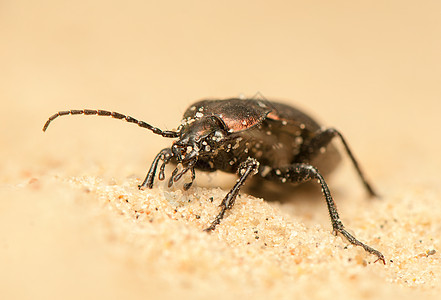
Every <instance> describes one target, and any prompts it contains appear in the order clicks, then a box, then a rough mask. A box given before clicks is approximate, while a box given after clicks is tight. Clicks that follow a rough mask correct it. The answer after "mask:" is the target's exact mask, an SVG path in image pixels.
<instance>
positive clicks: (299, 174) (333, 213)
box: [264, 164, 386, 264]
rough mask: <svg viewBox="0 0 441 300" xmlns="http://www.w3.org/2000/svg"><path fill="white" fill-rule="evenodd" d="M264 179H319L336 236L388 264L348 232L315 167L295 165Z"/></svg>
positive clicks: (381, 256) (372, 249) (296, 181)
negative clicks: (342, 237)
mask: <svg viewBox="0 0 441 300" xmlns="http://www.w3.org/2000/svg"><path fill="white" fill-rule="evenodd" d="M264 178H266V179H269V180H278V181H280V182H287V181H288V182H295V183H302V182H306V181H309V180H311V179H317V180H318V183H319V184H320V185H321V187H322V192H323V195H324V196H325V200H326V204H327V206H328V211H329V215H330V217H331V223H332V228H333V231H334V234H337V233H341V234H342V235H343V236H344V237H345V238H346V239H347V240H348V241H349V242H350V243H351V244H353V245H356V246H361V247H363V248H364V250H366V251H367V252H369V253H371V254H373V255H375V256H377V258H378V259H377V260H376V261H378V260H381V261H382V262H383V264H386V262H385V260H384V256H383V254H381V252H379V251H378V250H375V249H374V248H372V247H370V246H368V245H366V244H364V243H362V242H360V241H359V240H357V239H356V238H355V237H354V236H353V235H351V234H350V233H349V232H348V231H346V229H345V227H344V225H343V223H342V222H341V220H340V217H339V215H338V212H337V207H336V205H335V202H334V199H333V198H332V196H331V192H330V191H329V188H328V185H327V184H326V182H325V180H324V179H323V176H322V175H321V174H320V173H319V172H318V170H317V169H316V168H315V167H313V166H311V165H308V164H293V165H291V166H288V167H284V168H279V169H272V170H271V171H270V172H268V174H266V175H265V176H264Z"/></svg>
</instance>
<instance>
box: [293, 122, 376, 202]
mask: <svg viewBox="0 0 441 300" xmlns="http://www.w3.org/2000/svg"><path fill="white" fill-rule="evenodd" d="M336 136H338V137H339V138H340V140H341V141H342V143H343V146H344V147H345V150H346V153H347V154H348V155H349V158H350V159H351V161H352V164H353V165H354V167H355V170H357V173H358V175H359V176H360V179H361V181H362V182H363V185H364V186H365V188H366V190H367V191H368V193H369V195H370V196H375V197H378V195H377V193H376V192H375V191H374V189H373V188H372V185H371V184H370V183H369V182H368V181H367V179H366V177H365V176H364V175H363V172H362V171H361V168H360V166H359V165H358V162H357V160H356V159H355V157H354V155H353V154H352V151H351V150H350V148H349V145H348V144H347V143H346V140H345V139H344V138H343V136H342V134H341V133H340V132H339V131H337V130H336V129H334V128H328V129H325V130H320V131H319V132H317V133H316V135H315V136H314V137H313V138H312V139H311V140H310V141H309V142H308V143H305V144H303V145H302V148H301V149H300V153H299V154H298V156H297V161H301V162H309V161H311V159H312V158H314V157H316V156H317V155H319V154H320V152H321V151H322V150H321V149H323V147H326V146H327V145H328V144H329V143H330V142H331V140H332V139H333V138H334V137H336Z"/></svg>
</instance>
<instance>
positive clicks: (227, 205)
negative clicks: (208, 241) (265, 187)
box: [204, 157, 259, 231]
mask: <svg viewBox="0 0 441 300" xmlns="http://www.w3.org/2000/svg"><path fill="white" fill-rule="evenodd" d="M258 169H259V162H258V161H257V160H256V159H254V158H250V157H248V159H247V160H246V161H245V162H243V163H242V164H241V165H240V167H239V170H238V174H239V179H238V180H237V181H236V184H235V185H234V187H233V188H232V189H231V191H230V192H229V193H228V194H227V195H226V196H225V198H224V200H222V203H221V204H220V205H219V206H220V207H221V211H220V212H219V214H218V215H217V216H216V218H215V219H214V221H213V222H212V223H211V225H210V226H209V227H208V228H206V229H205V230H204V231H212V230H214V229H215V228H216V226H217V225H218V224H219V223H220V221H221V220H222V219H223V217H224V215H225V212H226V211H227V210H228V209H231V208H232V207H233V205H234V201H235V200H236V197H237V195H238V194H239V190H240V188H241V187H242V186H243V185H244V183H245V180H247V178H248V177H249V176H252V175H254V174H256V172H257V171H258Z"/></svg>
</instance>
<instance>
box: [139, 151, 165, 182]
mask: <svg viewBox="0 0 441 300" xmlns="http://www.w3.org/2000/svg"><path fill="white" fill-rule="evenodd" d="M172 157H173V153H172V151H171V149H170V148H164V149H162V150H161V151H160V152H159V153H158V154H157V155H156V157H155V159H154V160H153V162H152V165H151V166H150V170H149V171H148V173H147V175H146V177H145V179H144V181H143V182H142V184H140V185H138V188H139V189H140V190H142V189H144V188H146V187H148V188H149V189H151V188H152V187H153V181H154V180H155V175H156V169H157V168H158V163H159V161H160V160H162V161H163V164H162V165H161V170H160V173H159V175H160V176H159V177H161V172H162V173H163V166H165V164H166V163H168V162H169V161H170V159H171V158H172ZM159 179H161V178H159Z"/></svg>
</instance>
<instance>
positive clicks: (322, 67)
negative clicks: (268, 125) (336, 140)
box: [0, 0, 441, 299]
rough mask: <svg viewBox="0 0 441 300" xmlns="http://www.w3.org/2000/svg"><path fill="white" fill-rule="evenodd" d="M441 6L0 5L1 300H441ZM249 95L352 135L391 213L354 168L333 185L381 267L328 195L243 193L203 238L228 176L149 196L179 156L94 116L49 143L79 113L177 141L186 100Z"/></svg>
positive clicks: (202, 178)
mask: <svg viewBox="0 0 441 300" xmlns="http://www.w3.org/2000/svg"><path fill="white" fill-rule="evenodd" d="M440 3H441V2H439V1H373V2H372V1H364V2H356V3H355V2H354V1H307V2H306V1H271V3H270V1H222V2H219V1H216V2H214V1H172V2H163V3H161V4H159V3H157V2H154V1H121V2H109V1H49V0H45V1H21V0H18V1H17V0H15V1H7V0H6V1H1V2H0V68H1V71H0V103H1V107H0V119H1V122H2V123H1V125H2V126H1V127H2V129H1V130H0V142H1V148H0V155H1V157H2V160H1V161H2V163H1V169H0V180H1V183H0V195H1V198H0V295H2V298H3V299H30V298H32V299H35V298H42V299H55V298H57V299H58V298H61V297H63V298H64V297H67V298H72V299H78V298H80V297H82V298H83V297H86V298H97V297H99V298H104V297H107V298H122V297H127V296H130V297H132V298H149V297H151V298H153V297H155V296H158V295H160V296H162V297H170V298H172V297H177V296H179V297H183V298H187V297H188V298H190V297H191V299H198V298H203V297H207V296H208V297H211V298H212V299H216V298H230V297H233V296H235V297H239V296H240V297H247V298H251V297H254V298H262V299H264V298H266V299H267V298H268V297H269V298H286V299H292V298H293V297H296V298H304V299H323V298H329V297H331V296H332V297H351V298H355V297H356V298H363V299H371V298H375V299H378V298H388V299H389V298H391V297H392V296H393V297H401V298H403V299H407V298H409V299H410V298H412V299H414V298H416V297H424V298H425V299H430V298H437V297H439V296H437V295H439V293H440V292H441V290H440V276H441V274H440V269H441V262H440V252H441V245H440V236H441V225H440V224H441V210H440V209H441V189H440V180H439V177H438V170H439V167H440V166H441V158H440V155H439V154H440V151H441V143H440V141H439V138H440V128H441V127H440V121H439V113H440V110H441V105H440V104H439V103H440V97H441V55H440V53H441V4H440ZM256 92H261V93H262V94H263V95H264V96H265V97H267V98H271V99H274V98H275V99H280V100H281V101H284V102H287V103H291V104H293V105H297V106H300V107H302V108H303V109H305V110H306V111H308V112H310V113H311V114H312V115H313V116H315V117H316V118H317V119H319V120H321V121H322V122H323V124H324V125H326V126H335V127H336V128H339V129H340V130H341V131H342V132H343V134H344V135H345V137H346V138H347V140H348V141H349V143H350V145H351V146H352V148H353V150H354V152H355V154H356V156H357V157H358V159H359V160H360V163H361V165H362V167H363V169H364V170H365V172H366V174H367V175H368V177H369V178H370V179H371V180H372V181H373V182H374V184H375V186H376V187H377V188H378V190H379V192H380V193H381V195H382V199H381V200H375V199H372V200H370V199H368V197H366V195H365V193H364V191H363V190H362V187H361V185H360V184H359V181H358V179H357V178H356V176H355V174H354V171H353V169H352V168H351V166H350V165H349V164H348V161H347V157H345V159H344V163H343V166H342V167H341V168H340V169H339V170H338V171H337V172H336V173H335V174H334V176H333V177H332V179H331V178H330V179H328V181H329V184H330V186H331V190H332V192H333V195H334V197H335V200H336V202H337V204H338V206H339V210H340V214H341V216H342V219H343V221H344V222H345V224H346V225H347V227H348V228H350V230H351V231H353V232H354V233H355V234H356V235H357V236H358V237H359V238H360V239H361V240H363V241H366V242H367V243H369V244H370V245H372V246H374V247H376V248H378V249H379V250H381V251H382V252H383V253H384V255H385V256H386V258H387V265H386V266H383V265H381V264H378V263H377V264H372V262H373V261H374V258H373V257H372V256H369V255H367V254H366V253H364V251H363V250H362V249H358V248H354V247H350V246H349V247H348V249H345V246H347V242H346V241H344V240H342V239H340V238H336V237H334V236H333V235H332V234H331V233H330V230H331V228H330V223H329V220H328V215H327V212H326V207H325V205H324V203H323V200H322V198H321V195H320V193H319V191H318V189H313V188H312V189H311V190H304V189H303V190H300V191H298V192H297V193H295V194H289V195H288V196H287V197H285V198H284V199H279V200H283V201H275V202H265V201H263V200H261V199H255V198H252V197H249V196H247V195H246V193H242V196H241V197H240V198H239V199H238V201H237V204H236V206H235V207H234V209H233V210H232V211H231V213H229V214H228V215H227V217H226V219H225V220H224V222H223V223H222V224H221V226H219V228H218V230H217V231H216V232H215V233H213V234H211V235H207V234H205V233H203V232H202V229H203V228H204V226H206V225H207V224H208V223H209V222H210V220H211V219H212V217H213V216H214V215H215V214H216V212H217V207H216V205H217V204H218V203H219V202H220V201H221V199H222V197H223V196H224V195H225V193H226V192H227V190H228V188H229V187H230V186H231V185H232V183H233V181H234V176H224V175H221V174H217V175H214V176H210V177H207V176H206V175H203V174H201V173H198V180H197V181H196V186H195V188H193V189H191V190H190V191H189V192H188V193H182V192H181V191H180V189H179V187H177V188H176V189H172V190H168V189H166V188H165V187H164V185H163V184H161V183H159V184H157V185H156V186H155V188H154V189H153V190H152V191H143V192H139V191H138V190H137V188H136V185H137V184H138V183H139V181H140V180H142V179H143V177H144V175H145V172H146V171H147V168H148V166H149V163H150V162H151V160H152V159H153V157H154V155H155V154H156V153H157V152H158V151H159V150H160V149H162V148H163V147H165V146H167V145H170V143H171V141H169V140H166V139H163V138H161V137H159V136H155V135H153V134H151V133H149V132H146V131H143V130H141V129H139V128H136V127H135V126H133V125H129V124H124V123H122V122H119V121H115V120H110V119H99V118H97V117H95V118H92V117H87V118H86V117H69V118H68V117H66V118H63V119H61V118H60V119H59V120H57V121H56V123H54V124H53V126H52V127H51V128H49V130H48V132H47V133H46V134H43V133H42V131H41V127H42V125H43V123H44V122H45V120H46V119H47V117H49V116H50V115H51V114H52V113H54V112H56V111H58V110H63V109H71V108H101V109H109V110H115V111H119V112H122V113H127V114H130V115H132V116H134V117H138V118H140V119H143V120H145V121H148V122H150V123H152V124H154V125H156V126H159V127H161V128H168V129H171V128H174V127H176V126H177V125H178V122H179V120H180V116H181V114H182V113H183V111H184V110H185V109H186V107H187V106H188V105H189V104H190V103H192V102H193V101H195V100H198V99H201V98H205V97H218V98H226V97H232V96H238V95H240V94H243V95H246V96H249V97H251V96H253V95H254V94H255V93H256ZM217 186H221V188H222V190H220V189H217V188H216V187H217ZM210 196H213V197H214V201H213V203H210V202H209V201H207V199H208V198H209V197H210ZM196 216H200V218H198V217H196ZM255 231H257V232H258V233H256V232H255ZM256 236H258V239H257V238H256ZM431 250H436V253H435V254H434V255H428V254H427V253H430V251H431ZM390 260H392V261H393V262H391V261H390ZM3 296H4V297H3Z"/></svg>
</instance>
